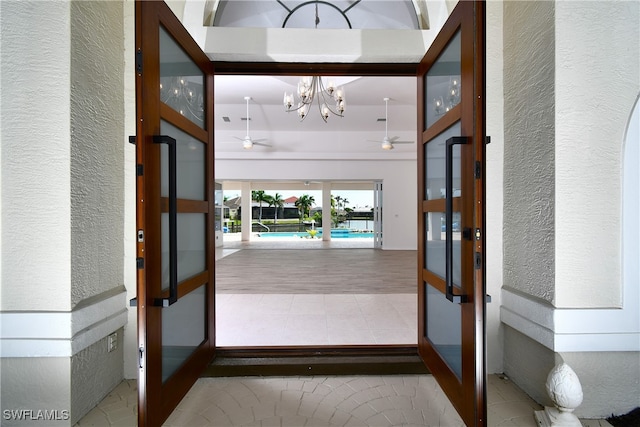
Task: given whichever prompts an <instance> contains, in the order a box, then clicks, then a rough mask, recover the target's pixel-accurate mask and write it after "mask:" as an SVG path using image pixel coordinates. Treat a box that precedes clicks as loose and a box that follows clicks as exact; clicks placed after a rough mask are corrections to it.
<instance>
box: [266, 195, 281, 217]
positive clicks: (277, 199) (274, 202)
mask: <svg viewBox="0 0 640 427" xmlns="http://www.w3.org/2000/svg"><path fill="white" fill-rule="evenodd" d="M268 197H269V199H268V200H267V203H269V206H274V207H275V216H274V218H273V223H274V224H276V223H277V222H278V209H280V208H281V207H282V206H284V199H283V198H282V194H280V193H276V194H275V195H273V196H268Z"/></svg>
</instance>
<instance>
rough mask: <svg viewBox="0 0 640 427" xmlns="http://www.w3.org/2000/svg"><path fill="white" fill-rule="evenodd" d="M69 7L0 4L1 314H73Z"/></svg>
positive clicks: (51, 3) (47, 4) (61, 5)
mask: <svg viewBox="0 0 640 427" xmlns="http://www.w3.org/2000/svg"><path fill="white" fill-rule="evenodd" d="M69 7H70V6H69V3H61V2H39V1H32V2H27V1H25V2H0V8H1V9H0V10H1V12H0V15H1V18H0V19H1V23H2V37H1V43H2V46H1V53H0V58H1V60H2V61H1V62H2V65H1V67H2V68H1V70H2V77H1V79H2V107H1V116H2V118H1V126H0V133H2V146H1V147H0V150H2V167H1V173H2V189H1V191H2V193H1V195H2V223H3V227H2V278H1V281H2V302H1V305H0V308H1V309H2V310H8V309H10V310H53V311H64V310H69V309H70V308H71V301H70V298H69V294H70V284H71V230H70V227H71V221H70V216H71V206H70V204H69V190H70V163H71V153H70V147H69V140H70V131H71V130H70V127H69V122H70V114H71V111H70V70H69V62H70V54H69V52H70V40H69V29H70V15H69ZM34 21H36V22H37V23H38V25H33V24H34ZM34 40H38V43H34Z"/></svg>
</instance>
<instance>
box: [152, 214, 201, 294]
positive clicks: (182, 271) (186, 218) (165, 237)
mask: <svg viewBox="0 0 640 427" xmlns="http://www.w3.org/2000/svg"><path fill="white" fill-rule="evenodd" d="M205 220H206V217H205V214H199V213H191V214H187V213H179V214H178V224H177V229H178V282H181V281H183V280H185V279H188V278H189V277H191V276H194V275H196V274H198V273H201V272H203V271H205V270H206V266H207V259H206V254H207V251H206V241H205V237H206V235H207V232H206V231H207V230H206V227H205V226H206V222H205ZM161 225H162V289H168V288H169V214H167V213H163V214H162V217H161Z"/></svg>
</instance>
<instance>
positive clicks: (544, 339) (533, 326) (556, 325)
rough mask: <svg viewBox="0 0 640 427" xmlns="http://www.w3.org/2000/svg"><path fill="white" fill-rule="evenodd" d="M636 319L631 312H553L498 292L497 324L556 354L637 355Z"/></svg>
mask: <svg viewBox="0 0 640 427" xmlns="http://www.w3.org/2000/svg"><path fill="white" fill-rule="evenodd" d="M638 317H639V314H638V313H637V311H635V310H632V309H631V308H627V309H625V308H601V309H594V308H588V309H575V308H570V309H567V308H557V307H553V306H551V305H550V304H548V303H546V302H543V301H539V300H537V299H534V298H533V297H530V296H527V295H524V294H521V293H518V292H514V291H512V290H509V289H505V288H503V289H502V306H501V307H500V320H501V321H502V322H503V323H505V324H506V325H508V326H510V327H512V328H514V329H516V330H517V331H519V332H520V333H522V334H524V335H526V336H528V337H529V338H531V339H533V340H535V341H537V342H538V343H540V344H542V345H544V346H545V347H547V348H549V349H551V350H553V351H556V352H598V351H601V352H613V351H640V322H639V321H638Z"/></svg>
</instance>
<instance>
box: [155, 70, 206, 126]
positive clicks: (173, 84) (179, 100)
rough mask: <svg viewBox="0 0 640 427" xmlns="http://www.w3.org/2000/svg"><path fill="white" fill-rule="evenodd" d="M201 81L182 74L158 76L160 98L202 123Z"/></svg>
mask: <svg viewBox="0 0 640 427" xmlns="http://www.w3.org/2000/svg"><path fill="white" fill-rule="evenodd" d="M202 86H203V85H202V83H201V82H196V81H192V79H190V78H189V77H184V76H167V77H161V78H160V100H161V101H162V102H164V103H165V104H167V105H168V106H170V107H171V108H173V109H174V110H176V111H177V112H179V113H180V114H181V115H183V116H185V117H187V118H188V119H190V120H192V121H194V122H196V123H199V124H201V123H204V97H203V93H202V92H203V90H202Z"/></svg>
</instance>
